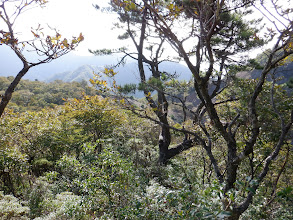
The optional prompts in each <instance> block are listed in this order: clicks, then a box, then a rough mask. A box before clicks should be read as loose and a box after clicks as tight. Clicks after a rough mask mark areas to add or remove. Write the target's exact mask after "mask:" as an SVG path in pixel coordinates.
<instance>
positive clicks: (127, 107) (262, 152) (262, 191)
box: [0, 0, 293, 220]
mask: <svg viewBox="0 0 293 220" xmlns="http://www.w3.org/2000/svg"><path fill="white" fill-rule="evenodd" d="M2 2H3V3H2V5H0V9H1V8H2V9H3V10H4V4H6V3H8V2H18V1H9V0H4V1H2ZM21 2H22V3H24V4H25V2H26V1H21ZM30 2H31V3H33V2H34V1H33V0H31V1H30ZM36 2H41V3H45V1H36ZM288 2H290V1H288ZM265 3H270V4H271V6H272V7H271V8H270V9H272V10H275V11H276V14H275V16H272V17H270V19H269V21H272V20H273V19H276V22H280V23H281V24H280V25H281V26H282V28H279V27H278V26H277V25H275V26H274V28H273V29H267V31H266V32H265V33H264V35H261V34H260V29H259V28H258V24H259V22H260V20H249V19H246V18H247V17H248V15H251V13H252V11H251V10H248V9H251V8H252V9H257V10H259V11H260V12H263V15H264V16H270V15H272V14H271V13H269V11H268V10H267V4H265ZM279 3H280V2H279V1H242V0H237V1H229V0H226V1H225V0H221V1H213V0H200V1H188V0H184V1H179V0H174V1H173V0H168V1H165V0H163V1H161V0H157V1H152V0H111V9H110V10H112V11H113V12H115V13H117V14H118V19H119V25H116V26H117V27H118V28H122V29H123V30H124V31H125V33H124V34H122V35H121V36H119V39H124V40H125V39H129V40H130V42H131V43H132V44H133V46H134V47H133V51H128V50H127V49H129V50H132V47H128V48H120V49H116V50H109V49H103V50H97V51H92V52H93V53H96V54H98V55H100V54H102V53H106V54H108V55H109V54H111V53H117V52H118V53H123V54H124V56H123V57H122V60H121V62H119V64H118V65H121V64H123V62H124V59H125V58H126V57H131V58H132V59H135V60H136V61H137V68H138V71H139V78H138V80H139V81H138V89H140V90H141V91H143V94H144V100H136V99H134V98H130V97H127V96H125V94H127V92H133V90H135V89H136V86H134V85H131V84H129V85H128V86H126V87H124V88H121V87H119V86H117V83H116V82H115V80H114V79H113V77H114V76H115V75H116V74H119V73H116V72H115V70H114V69H111V68H110V67H107V68H105V70H104V71H103V73H104V74H105V75H106V76H107V77H110V79H109V80H105V78H104V77H100V76H99V73H97V74H95V78H94V79H92V80H90V82H91V83H92V84H93V86H95V89H97V91H99V94H102V95H93V96H92V94H95V91H94V90H93V88H90V87H87V85H86V82H83V83H81V84H79V83H69V84H68V83H62V82H60V81H55V82H53V83H52V84H45V83H41V82H37V81H35V82H29V81H22V84H19V82H21V81H19V80H20V78H21V77H22V76H23V74H22V75H21V76H20V77H18V79H17V82H16V84H15V83H14V82H15V79H12V78H1V80H2V81H1V82H2V84H3V87H5V86H6V87H7V85H8V92H7V90H6V91H5V93H4V97H2V101H1V103H4V104H3V105H2V104H0V105H1V106H2V110H3V111H4V109H5V108H6V104H7V103H8V102H9V100H10V98H11V94H12V92H13V97H15V98H16V99H15V100H14V102H15V104H14V105H11V107H10V108H6V109H5V110H6V111H5V113H4V114H2V117H1V118H0V218H3V219H225V220H238V219H259V220H260V219H280V220H281V219H282V220H283V219H292V218H293V207H292V204H293V202H292V199H293V188H292V176H293V175H292V174H293V173H292V172H293V169H292V166H293V164H292V162H293V160H292V153H291V151H292V135H293V134H292V129H291V127H292V124H293V102H292V96H290V94H291V93H290V92H288V91H289V90H288V89H289V88H288V85H289V86H290V81H289V83H287V84H282V83H280V84H277V83H276V81H277V79H276V78H277V76H278V75H277V72H278V71H280V70H281V69H282V67H283V66H284V64H286V63H289V61H290V59H291V58H292V54H293V44H292V42H293V41H292V40H293V39H292V30H293V26H292V25H293V23H292V16H291V14H292V12H293V10H292V9H289V8H287V5H286V6H285V7H284V4H279ZM24 6H26V4H25V5H24ZM97 8H98V7H97ZM279 15H280V16H279ZM1 16H2V17H1V18H5V17H7V16H4V17H3V15H1ZM276 16H279V19H277V18H276ZM6 20H7V19H6ZM272 24H276V23H274V22H273V21H272ZM8 26H9V22H8ZM10 26H11V25H10ZM180 27H181V28H180ZM183 27H184V29H183ZM182 30H184V31H182ZM12 31H13V30H9V32H7V33H5V32H0V37H1V36H2V38H1V42H2V41H3V42H2V43H5V44H9V45H10V46H11V47H12V49H13V50H14V51H15V52H16V53H18V52H21V51H19V49H18V48H17V47H16V46H17V45H16V44H17V43H18V42H17V41H16V39H15V38H13V37H11V36H10V35H12V34H13V32H12ZM9 33H10V34H9ZM1 34H2V35H1ZM33 34H34V35H35V37H36V40H37V41H38V39H39V37H38V35H37V34H36V33H34V32H33ZM82 38H83V37H82V35H80V38H79V39H75V42H73V46H74V45H76V44H78V43H79V41H81V40H82ZM60 39H61V36H60V35H59V34H57V35H56V37H55V38H54V39H52V38H48V41H47V43H48V44H50V45H51V47H50V48H49V49H52V48H55V49H56V50H57V51H58V50H59V49H61V52H62V48H63V49H65V51H63V52H67V49H68V50H70V49H72V47H70V46H69V44H68V42H67V40H66V41H65V40H60ZM267 39H271V40H272V39H274V45H273V48H272V49H271V50H267V51H265V54H264V56H262V57H261V56H260V57H257V58H256V59H255V60H251V59H249V56H247V57H245V59H244V58H243V57H241V58H239V55H240V54H241V55H243V53H246V52H249V51H251V50H252V49H255V48H256V47H262V46H263V45H264V44H265V43H267V42H268V40H267ZM11 40H12V41H11ZM56 42H57V44H56ZM26 43H27V42H26ZM28 43H30V42H28ZM43 45H45V44H43ZM165 48H166V49H165ZM35 49H36V48H35ZM56 50H54V51H55V52H56ZM170 50H172V51H174V53H175V56H176V57H175V58H176V59H182V60H183V61H184V62H185V63H186V65H187V66H188V68H189V70H190V73H191V75H192V77H191V80H190V81H188V82H187V81H178V80H177V79H176V78H175V76H176V74H175V73H167V72H165V71H161V69H160V66H159V64H160V63H161V62H164V60H166V59H167V60H170V59H172V60H173V61H174V59H173V58H172V57H170V56H169V51H170ZM54 51H53V52H54ZM166 51H167V52H166ZM18 54H19V53H18ZM47 54H48V53H47ZM49 55H50V54H49ZM57 55H58V54H57ZM19 57H20V59H22V61H23V63H24V70H23V71H27V70H28V66H27V65H28V63H27V62H26V60H25V59H24V58H23V57H22V56H21V54H19ZM53 58H54V57H52V56H51V55H50V56H49V59H53ZM31 67H33V66H31ZM146 69H149V70H150V71H151V75H150V76H149V75H147V74H146ZM243 70H246V71H252V70H253V71H252V72H251V74H253V73H254V72H255V71H257V72H258V74H259V75H258V76H257V77H248V78H243V77H242V78H241V77H239V71H243ZM21 73H24V74H25V72H21ZM9 80H12V84H14V85H13V88H10V85H11V84H9ZM16 85H18V86H17V87H16ZM16 88H17V89H18V90H16V91H14V90H15V89H16ZM4 90H5V89H4ZM82 91H83V92H82ZM54 92H55V93H54ZM57 94H58V95H57ZM61 94H62V95H61ZM88 94H89V95H88ZM60 95H61V97H60ZM66 95H67V96H66ZM38 96H40V97H42V98H43V99H42V100H41V101H40V102H39V101H38V100H39V99H38V100H36V99H35V98H36V97H38ZM58 96H59V97H58ZM73 97H77V98H73ZM63 98H64V99H67V100H66V102H64V101H65V100H63ZM44 100H45V101H44ZM61 100H62V101H61ZM52 103H54V104H52ZM60 104H63V105H60ZM46 105H49V106H50V107H51V108H44V109H40V107H45V106H46ZM1 106H0V107H1ZM28 109H29V110H33V111H27V110H28Z"/></svg>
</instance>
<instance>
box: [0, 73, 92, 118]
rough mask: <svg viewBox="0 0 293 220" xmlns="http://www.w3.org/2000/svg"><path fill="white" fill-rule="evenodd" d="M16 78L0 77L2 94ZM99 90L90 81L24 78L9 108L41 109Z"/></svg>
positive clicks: (21, 109) (18, 109) (16, 109)
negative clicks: (42, 80)
mask: <svg viewBox="0 0 293 220" xmlns="http://www.w3.org/2000/svg"><path fill="white" fill-rule="evenodd" d="M13 79H14V77H13V76H9V77H0V95H3V94H4V92H5V89H6V88H7V87H8V85H9V84H10V83H11V82H12V80H13ZM96 94H97V90H96V89H95V88H93V87H90V86H89V85H88V82H86V81H81V82H63V81H61V80H55V81H53V82H51V83H45V82H41V81H38V80H36V81H30V80H22V81H21V82H20V83H19V85H18V87H17V88H16V90H15V92H14V94H13V97H12V100H11V102H10V103H9V105H8V108H10V109H14V111H16V112H24V111H28V110H30V111H32V110H33V111H39V110H41V109H42V108H45V107H54V106H56V105H63V104H64V103H65V102H66V100H67V99H74V98H76V99H81V98H82V97H83V96H84V95H88V96H93V95H96Z"/></svg>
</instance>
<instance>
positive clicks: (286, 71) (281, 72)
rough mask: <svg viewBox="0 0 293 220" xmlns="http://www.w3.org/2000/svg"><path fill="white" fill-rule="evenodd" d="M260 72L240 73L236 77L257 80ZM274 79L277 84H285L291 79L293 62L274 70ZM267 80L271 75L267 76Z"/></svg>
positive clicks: (256, 70)
mask: <svg viewBox="0 0 293 220" xmlns="http://www.w3.org/2000/svg"><path fill="white" fill-rule="evenodd" d="M261 73H262V70H258V69H255V70H253V71H242V72H239V73H237V74H236V76H237V77H239V78H243V79H257V78H259V77H260V75H261ZM275 77H276V78H277V79H278V80H277V83H278V84H283V83H287V82H288V81H289V79H290V78H293V62H291V63H288V64H285V65H283V66H280V67H279V68H277V69H276V72H275ZM268 80H272V79H271V75H270V74H269V75H268Z"/></svg>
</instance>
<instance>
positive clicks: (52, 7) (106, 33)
mask: <svg viewBox="0 0 293 220" xmlns="http://www.w3.org/2000/svg"><path fill="white" fill-rule="evenodd" d="M108 1H109V0H82V1H81V0H48V3H47V4H46V6H45V7H43V8H40V7H36V8H33V9H30V10H28V11H26V12H24V13H23V14H21V16H20V17H19V19H18V21H17V22H16V26H15V30H17V32H18V33H19V34H20V37H25V36H29V37H30V38H31V37H32V34H31V27H33V28H36V27H37V26H38V24H41V26H42V27H47V26H48V25H49V26H50V27H52V28H56V29H57V30H58V31H59V32H60V34H61V35H62V37H66V38H68V39H70V38H71V37H72V36H79V33H82V34H83V35H84V37H85V40H84V42H82V43H81V44H80V45H79V46H78V48H77V49H76V51H75V52H74V53H77V54H79V55H90V54H89V52H88V49H102V48H106V47H110V48H115V47H119V41H118V40H117V35H118V33H117V31H115V30H111V28H112V27H113V23H114V21H115V18H116V15H115V14H113V13H109V12H108V13H107V12H101V11H100V10H96V9H95V8H94V7H93V4H98V5H99V6H101V7H106V6H107V5H108Z"/></svg>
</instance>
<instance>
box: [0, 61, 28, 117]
mask: <svg viewBox="0 0 293 220" xmlns="http://www.w3.org/2000/svg"><path fill="white" fill-rule="evenodd" d="M29 68H30V67H29V66H24V67H23V68H22V70H21V71H20V72H19V73H18V74H17V76H16V77H15V78H14V80H13V81H12V83H11V84H10V85H9V87H8V88H7V89H6V91H5V94H4V96H3V97H2V100H1V103H0V117H1V116H2V115H3V112H4V110H5V108H6V106H7V105H8V103H9V101H10V99H11V97H12V93H13V92H14V90H15V88H16V86H17V85H18V83H19V82H20V80H21V78H22V77H23V76H24V75H25V74H26V73H27V72H28V70H29Z"/></svg>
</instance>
